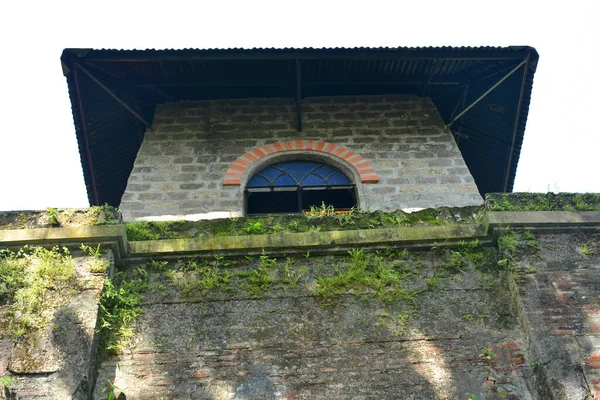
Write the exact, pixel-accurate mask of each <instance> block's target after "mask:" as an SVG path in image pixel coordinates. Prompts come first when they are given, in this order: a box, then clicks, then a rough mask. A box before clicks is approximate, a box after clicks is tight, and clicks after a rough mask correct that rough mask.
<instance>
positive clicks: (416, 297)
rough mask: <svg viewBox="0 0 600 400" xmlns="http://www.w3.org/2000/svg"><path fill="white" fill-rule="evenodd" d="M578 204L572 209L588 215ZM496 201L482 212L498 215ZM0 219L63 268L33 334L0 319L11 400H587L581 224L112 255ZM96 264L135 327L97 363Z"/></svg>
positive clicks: (228, 239) (587, 226)
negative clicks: (52, 303)
mask: <svg viewBox="0 0 600 400" xmlns="http://www.w3.org/2000/svg"><path fill="white" fill-rule="evenodd" d="M525 197H527V196H525ZM553 197H554V196H539V195H537V196H535V198H534V200H535V201H532V200H531V199H529V200H528V202H527V207H528V208H535V207H540V205H545V206H548V205H550V204H555V205H560V204H562V207H563V208H565V209H566V208H572V205H571V204H569V203H568V202H567V203H564V202H563V203H564V204H563V203H561V201H562V200H561V199H559V200H561V201H557V202H552V201H546V202H542V201H541V200H552V199H553ZM571 197H573V196H571ZM588 197H589V196H588ZM588 197H585V196H579V195H577V196H574V197H573V198H574V199H575V200H577V201H576V202H575V203H574V204H576V207H577V208H579V209H588V210H589V209H593V210H598V209H599V208H600V207H599V206H598V205H597V204H596V205H593V204H592V205H589V204H586V203H585V201H584V200H585V199H587V198H588ZM511 198H519V197H518V196H512V197H511V196H502V197H501V202H496V203H495V204H493V205H492V206H493V207H495V208H498V209H502V208H505V209H511V210H513V209H515V208H517V206H516V205H515V204H513V203H511V202H510V201H509V200H510V199H511ZM595 198H596V199H598V198H599V197H597V196H596V197H595ZM526 200H527V199H526ZM580 200H581V201H580ZM459 211H460V209H450V210H447V209H446V210H445V212H447V213H448V214H451V215H454V214H456V213H458V212H459ZM61 212H62V211H61ZM14 214H15V215H14V216H15V218H17V219H18V220H19V221H21V223H22V221H24V220H25V217H26V216H27V215H24V216H23V215H22V214H23V213H14ZM396 215H397V214H396ZM480 216H481V215H480ZM9 217H10V216H9ZM9 217H5V218H4V219H5V220H6V221H8V223H7V224H5V225H4V226H2V225H1V224H0V226H2V229H0V249H1V248H4V247H8V248H12V249H16V248H19V247H21V246H23V244H25V243H30V244H32V245H43V246H45V247H51V246H54V245H56V244H61V243H63V244H64V243H70V244H72V246H71V254H72V256H73V260H74V262H75V270H76V279H74V280H72V281H70V282H71V283H73V285H71V288H72V289H68V287H62V286H56V287H54V286H52V285H50V286H49V288H50V290H49V291H48V293H47V295H48V296H50V298H55V299H56V300H57V304H58V305H59V307H58V308H56V311H54V312H53V313H52V314H48V315H49V318H48V321H50V322H51V323H49V324H47V325H45V326H44V327H40V329H37V330H35V331H33V332H28V333H27V334H25V335H24V336H22V337H20V338H15V336H14V330H13V328H14V326H12V327H11V324H13V323H14V321H18V320H19V314H18V312H15V310H17V311H18V310H19V303H18V302H17V301H16V298H11V301H10V302H9V303H8V304H5V305H4V306H3V307H2V308H0V313H1V314H2V315H1V316H2V318H1V319H0V320H1V321H2V325H0V328H1V329H0V334H1V337H0V368H1V370H0V372H1V373H2V375H4V377H3V379H4V378H6V377H7V376H8V377H10V378H11V379H12V381H11V382H10V383H9V384H8V386H9V388H10V395H12V396H16V398H38V399H59V398H60V399H64V398H74V399H86V398H93V399H105V398H106V397H107V392H106V391H105V392H103V390H105V389H107V387H108V382H111V384H114V385H116V386H117V387H119V388H120V389H115V394H118V393H120V392H122V393H124V394H126V396H127V397H126V398H127V399H130V400H136V399H144V400H146V399H148V400H158V399H165V398H176V399H212V400H217V399H219V400H220V399H223V400H225V399H227V400H231V399H253V398H256V399H258V398H260V399H289V400H292V399H321V398H322V399H330V398H339V399H347V398H361V399H405V398H406V399H469V398H471V399H477V398H479V399H536V400H537V399H539V400H542V399H543V400H555V399H556V400H558V399H560V400H562V399H586V400H587V399H591V398H598V397H600V375H599V374H598V371H599V370H600V341H598V337H599V336H598V335H599V333H600V300H599V299H600V286H599V285H598V279H597V275H598V271H599V270H600V213H599V212H598V211H549V212H545V211H529V212H524V211H498V212H489V211H487V212H486V213H485V215H483V217H484V218H483V222H480V218H473V219H466V220H463V221H460V222H448V221H446V220H444V221H445V222H442V220H440V219H437V217H430V218H429V219H425V218H423V219H422V220H420V221H413V222H412V224H413V225H412V226H407V225H406V224H407V222H406V220H398V221H399V222H398V224H399V225H398V226H397V227H395V228H390V227H386V228H376V227H374V228H366V227H365V228H364V229H362V228H360V227H359V226H355V229H353V230H347V231H320V230H319V231H312V232H311V231H308V232H301V233H293V232H288V233H285V234H281V233H278V234H240V235H239V236H222V235H220V234H214V235H212V236H207V235H206V234H204V236H200V237H195V236H194V237H189V238H186V237H179V238H177V239H171V240H166V239H164V240H147V241H138V242H130V243H129V244H128V245H127V243H126V240H125V238H124V229H123V227H122V226H120V225H113V226H87V227H69V228H60V227H56V228H48V227H38V228H30V229H19V226H18V225H15V223H14V218H9ZM313 218H314V217H313ZM318 218H327V217H317V219H318ZM331 218H335V219H338V218H341V217H340V216H332V217H331ZM266 219H267V218H265V220H266ZM252 221H253V222H255V220H254V219H253V220H252ZM308 221H309V222H310V223H314V224H317V222H318V221H317V220H315V219H312V220H310V219H308ZM402 221H404V222H402ZM0 222H2V221H0ZM246 222H248V220H246ZM100 223H104V222H100ZM114 223H117V221H115V222H114ZM209 223H213V222H211V221H202V222H199V223H197V224H198V226H200V225H201V224H205V225H206V224H209ZM147 225H148V224H147V223H143V224H138V226H147ZM180 225H181V224H178V223H174V224H172V226H171V228H173V227H177V226H180ZM317 225H318V224H317ZM165 226H166V225H165ZM165 226H163V228H164V227H165ZM167 228H168V227H167ZM189 228H190V227H189V226H185V227H183V228H182V229H184V230H185V232H184V233H187V234H189V232H188V231H189ZM219 232H220V231H219ZM192 236H193V235H192ZM81 242H86V243H88V244H90V245H92V244H93V243H100V244H101V246H102V247H101V249H103V250H102V252H101V253H100V254H98V255H97V256H90V254H89V253H86V254H84V253H82V252H81V251H79V250H77V248H78V247H79V245H75V244H74V243H79V244H80V243H81ZM299 246H300V247H299ZM244 247H246V251H245V252H243V251H244ZM109 248H111V249H112V252H109V251H108V249H109ZM261 249H263V250H262V251H261ZM348 249H350V250H349V251H348ZM292 253H293V254H292ZM4 254H5V252H2V253H0V256H2V257H3V256H4ZM111 254H114V255H115V257H116V259H115V260H114V261H115V263H116V264H117V269H118V271H119V274H118V275H116V276H114V277H113V278H111V279H112V282H114V285H116V291H115V293H120V295H119V296H117V297H115V298H123V299H127V301H130V300H132V299H137V300H135V304H131V303H123V304H121V305H120V307H122V308H121V310H123V309H125V308H127V307H129V308H128V309H129V310H130V311H134V313H133V314H131V313H130V314H128V315H138V311H139V312H140V313H139V316H138V317H137V319H135V320H134V323H133V324H132V325H120V326H115V330H114V332H117V331H118V332H124V333H125V338H127V337H128V336H127V335H128V334H129V333H128V332H133V335H132V336H130V337H129V340H126V341H125V342H123V344H122V345H121V346H120V347H118V348H116V350H115V348H112V353H111V352H110V351H107V348H105V347H102V348H101V349H100V350H99V351H97V350H96V348H95V344H96V343H98V342H99V341H100V342H101V343H106V340H104V341H102V340H101V338H99V337H98V330H95V329H94V327H95V325H96V321H97V320H98V318H100V317H102V316H100V317H99V315H98V312H97V309H98V308H97V303H98V300H99V297H100V290H101V288H102V285H103V284H104V282H105V273H104V272H103V270H102V269H101V268H98V267H97V265H96V267H93V266H92V265H93V264H97V263H98V262H101V263H104V264H103V265H104V266H106V265H108V264H107V263H109V262H111V261H112V255H111ZM244 255H245V256H244ZM4 277H5V272H4V271H2V274H0V284H2V285H6V283H7V282H8V281H6V279H5V278H4ZM124 282H130V283H131V284H128V285H127V286H125V284H124ZM119 285H120V286H119ZM2 287H6V286H2ZM109 287H110V286H109ZM59 289H60V290H59ZM120 289H123V291H121V290H120ZM132 290H133V292H132ZM131 294H134V296H131ZM53 296H54V297H53ZM105 304H106V303H105ZM110 310H111V312H114V310H116V309H110ZM15 318H16V319H15ZM101 320H102V321H107V319H106V318H104V317H102V319H101ZM11 321H12V322H11ZM129 328H132V329H133V331H130V330H129ZM103 332H106V330H103ZM103 338H104V339H106V337H103ZM108 350H110V349H108ZM96 354H98V356H96Z"/></svg>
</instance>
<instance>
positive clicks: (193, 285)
mask: <svg viewBox="0 0 600 400" xmlns="http://www.w3.org/2000/svg"><path fill="white" fill-rule="evenodd" d="M163 263H164V262H163ZM163 263H160V268H159V270H162V271H165V275H166V276H167V277H168V278H169V279H170V281H171V283H172V284H174V285H175V286H176V287H178V288H179V289H180V290H181V291H182V292H183V294H184V295H185V296H191V295H197V294H200V295H202V296H204V295H206V294H207V293H208V292H209V291H211V290H222V291H228V290H230V289H231V288H230V286H229V282H230V280H231V273H230V272H229V271H228V270H227V269H225V267H226V266H227V263H226V262H225V260H224V259H223V258H222V257H215V259H214V261H212V262H211V261H208V260H195V259H194V260H188V261H185V262H182V263H180V265H179V268H178V269H176V270H175V269H172V270H167V269H166V265H164V264H163ZM154 264H155V269H156V265H157V264H158V263H157V262H154Z"/></svg>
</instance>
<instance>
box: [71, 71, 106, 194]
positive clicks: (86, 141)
mask: <svg viewBox="0 0 600 400" xmlns="http://www.w3.org/2000/svg"><path fill="white" fill-rule="evenodd" d="M72 71H73V79H74V80H75V87H76V88H77V105H78V108H79V118H80V120H81V130H82V132H83V147H84V148H85V153H86V155H87V162H88V168H89V169H90V177H91V181H92V182H91V186H92V199H93V202H94V204H91V205H94V206H99V205H100V200H99V198H98V186H97V185H96V173H95V172H94V163H93V162H92V153H91V152H90V143H89V137H88V132H87V124H86V123H85V113H84V112H83V102H82V101H81V90H80V88H79V77H78V76H77V68H73V69H72Z"/></svg>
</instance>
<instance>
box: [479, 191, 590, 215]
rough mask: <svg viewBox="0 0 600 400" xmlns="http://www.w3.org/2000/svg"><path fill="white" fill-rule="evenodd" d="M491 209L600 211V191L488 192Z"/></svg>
mask: <svg viewBox="0 0 600 400" xmlns="http://www.w3.org/2000/svg"><path fill="white" fill-rule="evenodd" d="M486 207H487V208H488V209H489V210H492V211H600V193H490V194H488V195H486Z"/></svg>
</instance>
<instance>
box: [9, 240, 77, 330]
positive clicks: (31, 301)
mask: <svg viewBox="0 0 600 400" xmlns="http://www.w3.org/2000/svg"><path fill="white" fill-rule="evenodd" d="M75 277H76V274H75V266H74V264H73V259H72V258H71V254H70V253H69V250H68V249H67V248H66V247H58V246H55V247H53V248H51V249H44V248H41V247H31V248H29V247H24V248H22V249H21V250H19V251H18V252H12V251H10V250H2V251H1V252H0V299H1V300H2V301H4V302H7V303H9V304H10V312H11V316H12V320H11V322H10V325H11V331H12V333H13V334H14V335H15V336H16V337H21V336H23V335H25V334H27V333H28V332H30V331H31V330H34V329H39V328H42V327H44V326H46V325H47V324H48V323H49V320H50V318H51V316H52V315H53V311H56V310H57V309H58V308H59V307H60V306H62V305H64V304H66V302H67V301H68V299H69V298H70V296H71V295H72V294H73V292H74V287H75V282H74V280H75Z"/></svg>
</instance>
